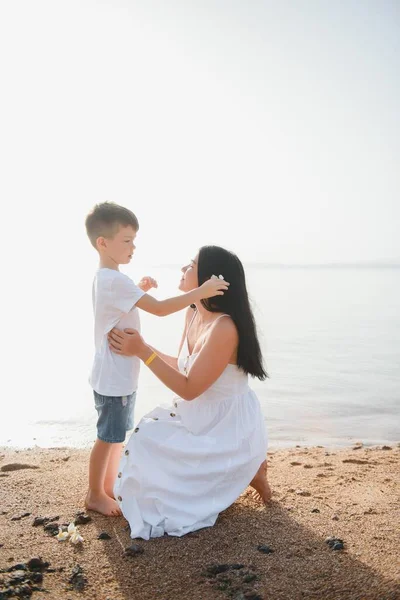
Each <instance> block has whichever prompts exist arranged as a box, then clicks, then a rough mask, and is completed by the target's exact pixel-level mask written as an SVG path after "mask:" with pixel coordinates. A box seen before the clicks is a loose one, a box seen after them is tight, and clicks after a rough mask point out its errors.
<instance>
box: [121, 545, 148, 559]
mask: <svg viewBox="0 0 400 600" xmlns="http://www.w3.org/2000/svg"><path fill="white" fill-rule="evenodd" d="M143 552H144V550H143V548H142V547H141V546H139V545H138V544H132V545H131V546H129V547H128V548H125V552H124V556H137V555H138V554H143Z"/></svg>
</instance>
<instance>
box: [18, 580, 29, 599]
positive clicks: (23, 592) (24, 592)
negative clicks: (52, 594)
mask: <svg viewBox="0 0 400 600" xmlns="http://www.w3.org/2000/svg"><path fill="white" fill-rule="evenodd" d="M18 595H19V597H20V598H28V597H29V596H32V588H31V586H30V585H28V584H27V583H24V584H23V585H20V587H19V594H18Z"/></svg>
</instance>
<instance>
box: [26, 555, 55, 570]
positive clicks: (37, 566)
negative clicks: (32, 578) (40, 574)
mask: <svg viewBox="0 0 400 600" xmlns="http://www.w3.org/2000/svg"><path fill="white" fill-rule="evenodd" d="M49 565H50V563H48V562H44V561H43V560H42V559H41V558H40V556H39V557H36V556H35V557H34V558H31V559H30V560H29V561H28V562H27V564H26V566H27V567H28V569H29V570H30V571H45V570H46V569H47V567H48V566H49Z"/></svg>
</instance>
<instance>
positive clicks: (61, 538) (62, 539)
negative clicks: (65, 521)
mask: <svg viewBox="0 0 400 600" xmlns="http://www.w3.org/2000/svg"><path fill="white" fill-rule="evenodd" d="M56 538H57V540H58V541H59V542H65V541H66V540H67V539H68V538H69V533H68V531H63V530H62V528H61V527H59V528H58V533H57V535H56Z"/></svg>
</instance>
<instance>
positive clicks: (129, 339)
mask: <svg viewBox="0 0 400 600" xmlns="http://www.w3.org/2000/svg"><path fill="white" fill-rule="evenodd" d="M108 345H109V348H110V350H112V351H113V352H115V353H116V354H122V355H123V356H139V354H140V352H141V351H142V350H143V349H144V348H145V347H146V344H145V341H144V339H143V338H142V336H141V335H140V333H139V332H138V331H137V330H136V329H124V331H121V329H111V331H110V333H109V334H108Z"/></svg>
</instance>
